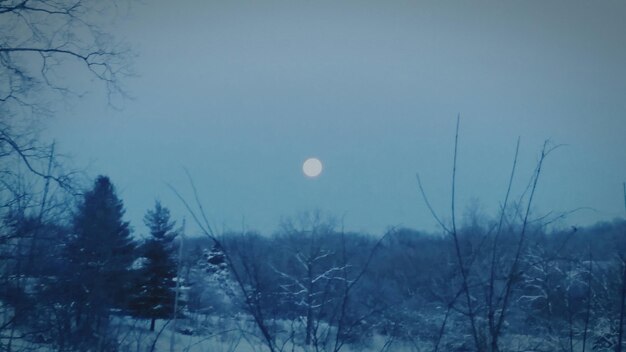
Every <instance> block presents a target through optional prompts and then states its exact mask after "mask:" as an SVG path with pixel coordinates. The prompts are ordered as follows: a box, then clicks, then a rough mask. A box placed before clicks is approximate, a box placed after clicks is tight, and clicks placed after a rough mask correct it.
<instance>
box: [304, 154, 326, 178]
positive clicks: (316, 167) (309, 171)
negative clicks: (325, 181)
mask: <svg viewBox="0 0 626 352" xmlns="http://www.w3.org/2000/svg"><path fill="white" fill-rule="evenodd" d="M322 169H323V167H322V162H321V161H320V159H318V158H308V159H306V160H305V161H304V164H302V172H304V175H306V176H307V177H310V178H314V177H317V176H319V175H320V174H321V173H322Z"/></svg>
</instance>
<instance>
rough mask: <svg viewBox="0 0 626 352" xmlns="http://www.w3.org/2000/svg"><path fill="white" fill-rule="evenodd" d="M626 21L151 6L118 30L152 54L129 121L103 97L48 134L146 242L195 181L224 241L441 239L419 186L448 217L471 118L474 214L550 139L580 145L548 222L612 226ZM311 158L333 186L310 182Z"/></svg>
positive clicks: (468, 8)
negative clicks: (161, 213)
mask: <svg viewBox="0 0 626 352" xmlns="http://www.w3.org/2000/svg"><path fill="white" fill-rule="evenodd" d="M624 16H626V3H624V2H620V1H603V2H593V3H592V2H583V1H551V2H539V1H536V2H528V1H526V2H519V1H516V2H502V1H494V2H480V1H479V2H447V1H444V2H419V1H378V2H374V1H370V2H368V1H364V2H356V1H340V2H337V1H316V2H306V1H284V2H279V1H262V2H255V1H239V0H236V1H229V2H223V1H185V2H182V3H176V4H175V6H173V5H172V3H171V2H165V1H150V2H149V3H145V4H139V3H136V4H134V5H133V6H132V8H131V9H130V11H129V12H128V13H124V14H123V15H122V16H121V17H119V18H117V19H116V20H115V21H114V22H112V23H113V24H112V26H111V27H110V31H111V32H112V33H113V34H114V35H115V36H116V37H117V38H118V39H121V40H123V41H125V42H126V43H127V44H129V45H130V46H131V47H133V49H134V52H135V54H136V58H135V61H134V69H135V72H136V73H137V77H134V78H130V79H128V80H127V81H126V85H127V88H128V90H129V91H130V93H131V95H132V96H133V97H134V99H132V100H129V101H127V102H126V103H125V107H124V109H122V110H120V111H118V110H115V109H111V108H110V107H107V106H106V101H105V99H103V97H102V92H100V91H98V89H97V88H96V87H95V86H94V88H90V92H89V94H88V95H87V96H86V97H85V98H83V99H81V100H79V101H77V102H75V103H74V104H73V106H72V107H71V108H69V109H65V110H63V111H62V113H59V114H58V116H56V117H55V118H54V119H52V120H51V121H50V123H49V128H48V131H47V133H48V134H49V135H50V136H52V137H54V138H56V140H57V143H58V147H59V148H60V149H61V150H62V151H64V152H65V153H68V154H71V155H73V159H74V163H75V164H76V165H77V166H83V165H86V167H87V169H86V170H87V172H88V174H90V175H92V176H95V175H97V174H101V173H102V174H107V175H109V176H110V177H111V178H112V181H113V182H114V183H115V184H116V185H117V187H118V190H119V192H120V196H121V197H122V199H123V200H124V202H125V204H126V208H127V215H128V219H129V220H131V221H132V223H133V225H134V227H135V229H136V232H137V233H143V232H145V230H144V228H143V224H142V223H141V218H142V216H143V214H144V212H145V211H146V209H148V208H150V207H151V206H152V205H153V202H154V200H155V199H157V198H158V199H160V200H161V201H162V202H163V204H164V205H166V206H168V207H170V208H171V209H172V212H173V214H174V216H175V217H176V218H177V219H179V220H180V219H182V217H183V216H185V212H184V210H183V209H182V206H181V205H180V202H179V201H178V200H176V198H175V197H174V196H173V194H172V192H171V191H170V190H169V189H168V188H167V186H166V183H170V184H172V185H174V186H175V187H176V188H178V189H179V190H180V191H181V193H183V194H185V195H187V196H188V197H191V193H190V189H189V186H188V183H187V182H186V179H185V173H184V171H183V167H186V168H187V169H188V170H189V172H190V173H191V174H192V176H193V177H194V179H195V181H196V183H197V186H198V189H199V191H200V196H201V198H202V199H203V201H204V203H205V206H206V207H207V210H208V213H209V215H210V217H211V218H212V220H213V222H214V223H215V224H216V225H217V227H220V228H225V229H235V230H237V229H241V227H242V226H245V227H246V228H249V229H258V230H260V231H262V232H264V233H269V232H272V231H273V230H275V229H276V228H277V227H278V224H279V222H280V220H281V218H283V217H289V216H294V215H297V214H298V213H299V212H302V211H309V210H314V209H320V210H323V211H326V212H328V213H330V214H333V215H335V216H338V217H341V216H344V217H345V224H346V227H347V228H348V229H354V230H364V231H368V232H372V233H379V232H381V231H383V230H384V229H385V228H386V227H387V226H391V225H401V226H409V227H414V228H418V229H424V230H429V231H430V230H434V229H435V228H436V227H435V221H434V220H433V219H432V218H431V217H430V215H429V213H428V211H427V209H426V207H425V206H424V204H423V202H422V201H421V199H420V197H419V193H418V191H417V183H416V181H415V174H416V172H419V173H420V175H421V176H422V179H423V181H424V185H425V187H426V189H427V191H428V193H429V196H430V198H431V200H432V203H433V206H434V207H435V208H436V209H437V210H438V211H439V212H440V213H441V214H442V216H443V217H444V218H446V217H447V216H448V215H449V212H448V208H449V197H450V187H449V185H450V172H451V162H452V158H451V157H452V148H453V137H454V125H455V119H456V116H457V114H458V113H460V114H461V137H460V143H461V144H460V148H461V149H460V153H459V174H458V177H459V179H458V203H459V204H460V206H459V208H460V212H461V213H462V212H463V209H464V208H466V207H469V206H470V205H472V204H476V203H478V204H480V205H481V207H482V208H483V209H484V211H485V212H486V213H491V214H493V213H494V212H495V211H496V210H497V206H498V203H499V202H500V201H501V200H502V197H503V195H504V192H505V191H506V182H507V180H508V174H509V172H510V167H511V162H512V157H513V153H514V149H515V142H516V139H517V138H518V136H519V137H521V141H522V142H521V143H522V144H521V154H520V165H519V173H518V179H517V181H516V183H515V184H514V192H515V194H516V195H519V194H520V193H521V192H522V191H523V189H524V187H525V186H526V184H527V182H528V179H529V177H530V175H531V173H532V169H533V167H534V163H535V162H536V160H537V157H538V153H539V150H540V147H541V145H542V143H543V141H544V140H545V139H551V140H552V141H553V142H554V143H557V144H565V145H566V146H564V147H562V148H560V149H558V150H557V151H556V152H555V153H554V154H553V155H552V156H551V157H550V158H549V159H548V161H547V164H546V168H545V171H544V174H543V175H542V180H541V181H540V186H539V189H538V195H537V199H536V208H535V211H536V214H537V215H541V214H544V213H546V212H549V211H556V212H559V211H569V210H572V209H575V208H579V207H589V208H593V210H582V211H579V212H576V213H575V214H572V215H571V216H570V217H569V218H568V219H567V220H566V221H565V223H564V224H578V225H585V224H589V223H592V222H595V221H598V220H611V219H613V218H614V217H617V216H623V214H624V209H623V198H622V194H621V183H622V182H623V181H624V180H625V179H626V138H624V135H625V134H626V65H624V62H626V40H624V35H625V34H626V21H624ZM309 156H316V157H318V158H320V159H321V160H322V162H323V163H324V173H323V174H322V175H321V177H319V178H316V179H309V178H306V177H304V176H303V175H302V172H301V165H302V162H303V161H304V160H305V159H306V158H307V157H309ZM187 218H188V216H187ZM188 223H189V221H188ZM242 223H243V224H244V225H242ZM190 231H193V228H191V230H190Z"/></svg>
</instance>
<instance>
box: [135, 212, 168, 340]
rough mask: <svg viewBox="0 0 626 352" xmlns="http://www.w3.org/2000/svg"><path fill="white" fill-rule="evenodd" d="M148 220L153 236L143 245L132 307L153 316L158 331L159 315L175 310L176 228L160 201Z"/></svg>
mask: <svg viewBox="0 0 626 352" xmlns="http://www.w3.org/2000/svg"><path fill="white" fill-rule="evenodd" d="M144 223H145V224H146V226H147V227H148V228H149V229H150V238H148V239H147V240H146V241H145V243H144V244H143V246H142V249H141V252H142V257H143V259H144V260H143V265H142V267H141V269H139V275H138V280H137V288H136V293H135V296H134V298H133V301H132V303H131V308H132V311H133V313H134V314H135V315H136V316H138V317H141V318H146V319H150V331H154V324H155V321H156V319H161V318H167V317H171V315H172V313H173V310H174V298H175V290H174V288H175V286H176V284H175V281H174V278H175V277H176V262H175V261H174V259H173V246H172V241H173V240H174V238H175V237H176V232H175V231H174V230H173V229H174V226H175V222H174V221H171V220H170V212H169V210H168V209H167V208H166V207H163V206H161V203H160V202H158V201H157V202H156V204H155V206H154V209H153V210H148V212H147V213H146V215H145V217H144Z"/></svg>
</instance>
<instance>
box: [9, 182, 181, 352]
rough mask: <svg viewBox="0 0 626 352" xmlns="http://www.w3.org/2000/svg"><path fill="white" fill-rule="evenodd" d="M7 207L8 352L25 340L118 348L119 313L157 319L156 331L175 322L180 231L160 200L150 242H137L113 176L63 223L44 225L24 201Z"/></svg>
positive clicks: (152, 214) (151, 218) (150, 220)
mask: <svg viewBox="0 0 626 352" xmlns="http://www.w3.org/2000/svg"><path fill="white" fill-rule="evenodd" d="M22 204H23V203H22ZM7 208H9V211H7V212H5V214H4V218H3V219H2V220H3V222H2V237H0V240H1V242H0V249H1V255H2V259H3V260H2V268H1V270H2V271H1V274H2V283H3V284H2V285H1V289H0V304H1V307H2V316H3V321H2V325H0V328H1V329H0V333H1V334H2V335H0V338H1V339H2V340H1V342H0V346H2V347H4V348H6V350H9V351H10V350H12V346H13V345H14V341H20V344H21V343H22V342H23V341H24V340H25V341H31V342H39V343H44V344H49V345H51V346H53V347H54V348H55V349H58V350H84V351H86V350H101V351H108V350H116V348H117V345H118V341H116V338H115V336H111V334H110V329H109V323H110V321H111V320H110V317H111V316H112V315H129V316H132V317H135V318H144V319H150V320H151V322H152V324H151V329H152V330H153V329H154V322H155V319H157V318H165V317H167V318H170V317H172V316H173V312H174V308H173V307H174V300H175V291H174V288H175V278H176V269H177V266H176V263H175V262H174V257H173V255H172V250H173V249H174V247H173V241H174V238H175V237H176V235H177V233H176V231H175V229H174V226H175V224H174V222H173V221H172V220H170V215H169V211H168V209H167V208H165V207H162V206H161V204H160V203H159V202H156V204H155V206H154V208H153V209H151V210H149V211H147V213H146V216H145V224H146V226H147V227H148V228H149V229H150V233H149V236H148V238H147V239H146V240H143V241H138V240H137V239H136V238H135V237H134V236H132V234H131V231H130V227H129V223H128V222H126V221H124V219H123V216H124V207H123V203H122V201H121V200H120V199H119V198H118V196H117V194H116V191H115V188H114V186H113V185H112V183H111V182H110V180H109V178H108V177H105V176H99V177H98V178H97V179H96V180H95V182H94V184H93V187H92V188H91V189H89V190H88V191H86V192H85V193H84V194H83V195H82V196H80V199H79V201H78V204H77V206H76V207H75V209H73V210H71V211H70V212H68V213H67V214H62V213H57V214H56V215H57V217H56V219H47V220H45V221H44V218H43V217H41V216H37V215H38V213H36V212H35V213H34V212H33V211H32V208H31V207H24V206H20V203H16V204H10V203H7ZM55 220H56V221H55ZM18 346H19V344H18ZM13 348H14V347H13ZM18 350H19V349H18Z"/></svg>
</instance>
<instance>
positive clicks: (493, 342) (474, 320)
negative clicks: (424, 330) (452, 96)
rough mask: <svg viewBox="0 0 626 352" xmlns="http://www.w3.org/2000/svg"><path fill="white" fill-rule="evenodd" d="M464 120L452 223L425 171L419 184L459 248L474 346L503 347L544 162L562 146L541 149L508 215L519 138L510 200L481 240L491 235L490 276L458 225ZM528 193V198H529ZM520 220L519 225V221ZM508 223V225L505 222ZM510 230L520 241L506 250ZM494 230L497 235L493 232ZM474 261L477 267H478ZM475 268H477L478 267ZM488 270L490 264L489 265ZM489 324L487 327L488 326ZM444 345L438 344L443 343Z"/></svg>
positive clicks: (483, 348) (454, 168) (453, 190)
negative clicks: (431, 192)
mask: <svg viewBox="0 0 626 352" xmlns="http://www.w3.org/2000/svg"><path fill="white" fill-rule="evenodd" d="M459 124H460V115H459V116H457V121H456V130H455V136H454V153H453V164H452V181H451V201H450V204H451V224H450V225H446V224H445V223H444V222H443V220H441V218H440V217H439V216H438V215H437V213H436V212H435V210H434V208H433V207H432V206H431V204H430V202H429V201H428V198H427V196H426V193H425V191H424V188H423V186H422V183H421V179H420V177H419V175H418V176H417V182H418V186H419V190H420V193H421V195H422V198H423V200H424V202H425V203H426V206H427V207H428V209H429V211H430V212H431V214H432V216H433V218H434V219H435V220H436V221H437V222H438V224H439V225H440V227H441V228H442V229H443V231H444V232H445V233H446V234H448V235H449V236H450V238H451V239H452V243H453V247H454V257H455V260H456V262H457V266H458V269H459V275H460V280H461V289H460V291H459V293H460V294H461V296H462V297H463V299H464V302H463V303H464V307H463V310H462V311H461V312H462V314H463V315H465V316H466V317H467V319H468V322H469V330H470V336H471V337H472V340H473V344H474V348H475V349H476V350H477V351H492V352H496V351H499V349H500V347H499V339H500V337H501V336H502V331H503V328H504V326H505V321H506V317H507V314H508V312H509V308H510V305H511V302H512V296H513V292H514V289H515V287H517V286H518V285H519V284H520V282H521V275H522V274H523V272H524V270H525V268H524V267H523V265H524V261H523V259H524V253H525V249H526V248H527V238H528V236H529V235H528V233H529V232H530V231H531V228H532V227H533V220H531V218H530V216H531V210H532V205H533V200H534V197H535V193H536V190H537V185H538V182H539V178H540V175H541V172H542V168H543V164H544V161H545V159H546V157H547V156H548V155H549V154H550V153H551V152H552V151H553V150H554V149H556V148H557V147H558V146H551V145H550V143H549V141H545V142H544V144H543V147H542V149H541V153H540V156H539V160H538V161H537V165H536V167H535V170H534V172H533V176H532V178H531V180H530V182H529V184H528V186H527V188H526V190H525V192H524V194H522V196H521V197H520V199H519V201H518V202H517V204H516V206H514V207H513V210H514V211H513V214H512V216H509V215H507V211H509V207H508V204H509V202H510V200H509V199H510V193H511V186H512V183H513V180H514V175H515V169H516V166H517V158H518V153H519V139H518V142H517V146H516V149H515V156H514V159H513V167H512V171H511V175H510V178H509V182H508V184H507V190H506V193H505V197H504V202H503V204H501V207H500V214H499V219H498V221H497V223H496V224H495V225H494V226H490V227H489V229H488V230H487V231H486V233H485V235H484V236H482V238H481V239H480V240H479V243H478V244H477V246H476V247H477V248H481V247H483V246H485V244H486V243H487V242H488V241H487V240H488V239H489V237H492V239H491V246H490V253H489V256H488V257H489V258H490V262H489V263H488V264H487V265H488V266H487V268H488V270H487V272H488V273H489V276H488V277H487V278H485V277H484V276H483V275H482V273H483V272H484V270H481V269H480V268H476V265H475V264H476V261H475V258H476V257H477V254H476V249H473V251H474V253H465V252H464V250H463V247H464V246H463V244H462V240H461V233H460V230H459V228H458V226H457V219H456V218H457V216H456V178H457V157H458V150H459V143H458V140H459ZM525 197H527V199H526V200H525ZM516 221H518V223H517V224H515V222H516ZM505 225H508V226H505ZM505 231H508V232H513V233H515V232H517V233H516V236H517V242H516V243H514V244H513V245H512V247H511V246H509V247H510V248H508V249H505V248H502V243H501V237H502V235H503V234H504V232H505ZM492 234H493V235H492ZM505 255H506V256H509V257H510V258H512V259H511V260H510V262H508V263H504V262H501V261H499V260H498V258H502V257H505ZM473 264H474V265H473ZM473 266H474V267H473ZM483 268H484V267H483ZM481 295H483V296H484V301H485V303H484V304H480V302H479V300H478V298H479V297H480V296H481ZM455 305H456V298H455V300H454V301H453V302H451V303H450V305H449V307H450V308H452V307H454V306H455ZM447 320H448V319H447V315H446V319H444V323H443V324H444V325H442V328H441V329H440V337H439V339H438V340H440V339H441V334H443V327H445V323H446V322H447ZM484 324H486V326H483V325H484ZM437 347H438V343H437Z"/></svg>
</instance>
